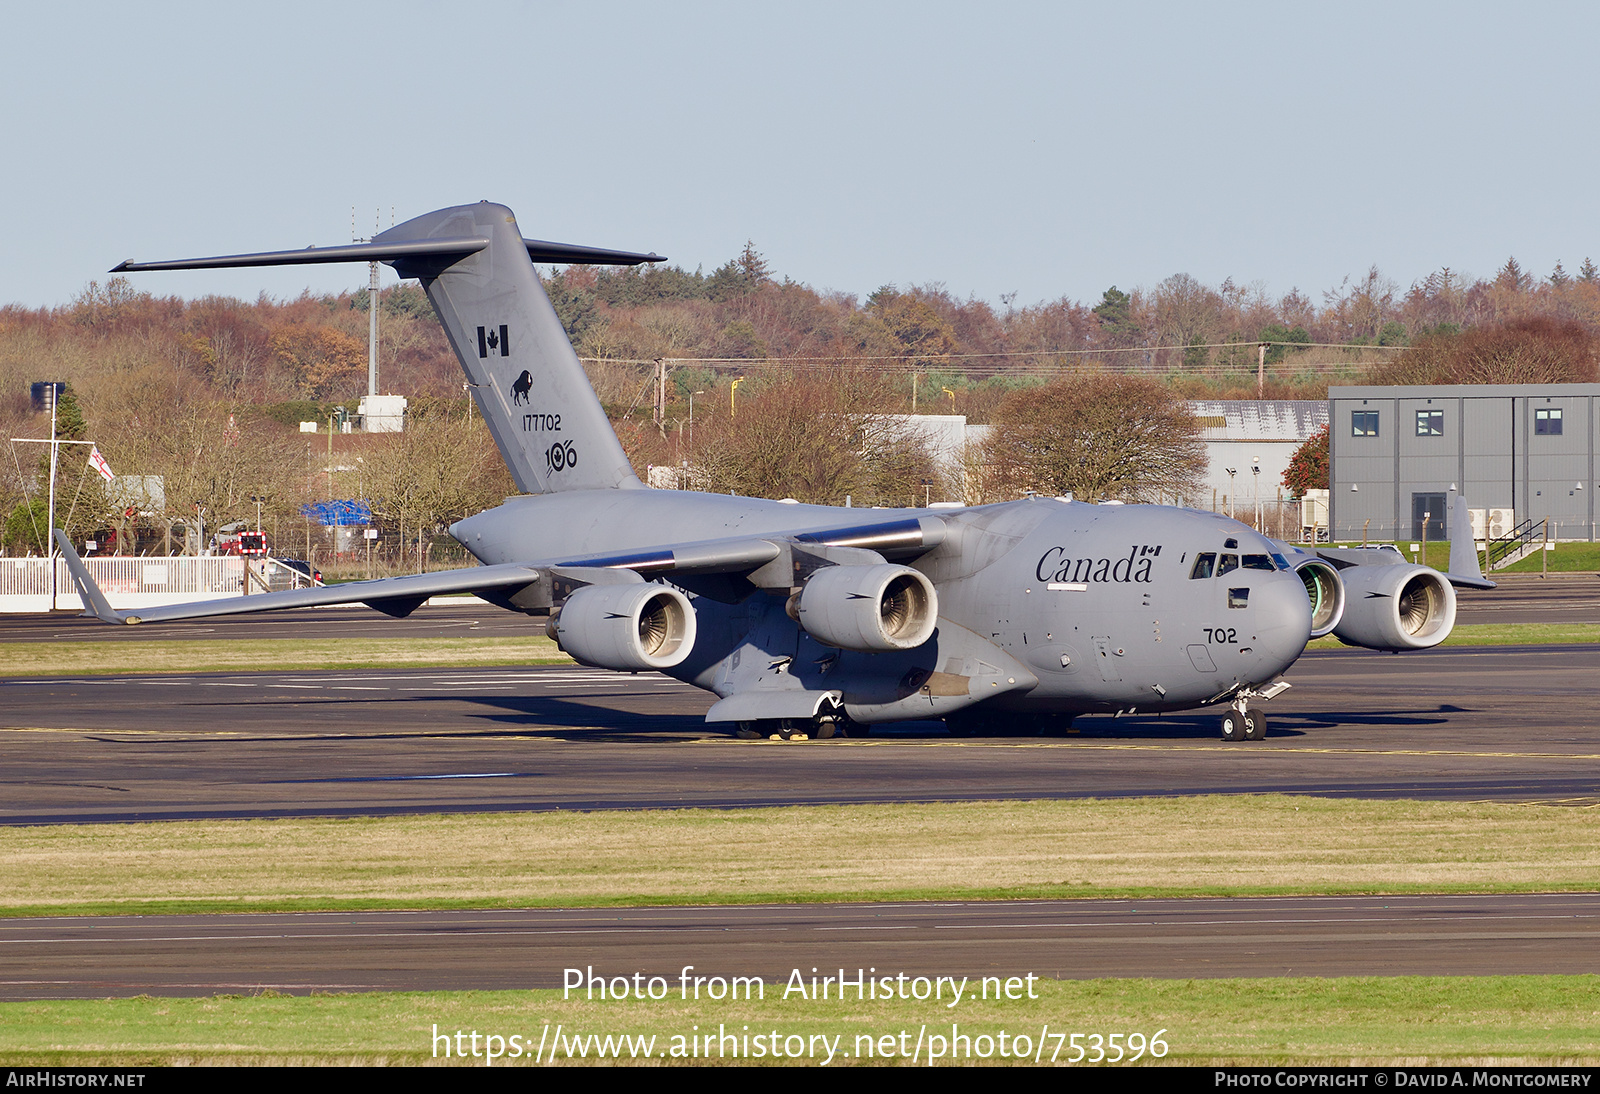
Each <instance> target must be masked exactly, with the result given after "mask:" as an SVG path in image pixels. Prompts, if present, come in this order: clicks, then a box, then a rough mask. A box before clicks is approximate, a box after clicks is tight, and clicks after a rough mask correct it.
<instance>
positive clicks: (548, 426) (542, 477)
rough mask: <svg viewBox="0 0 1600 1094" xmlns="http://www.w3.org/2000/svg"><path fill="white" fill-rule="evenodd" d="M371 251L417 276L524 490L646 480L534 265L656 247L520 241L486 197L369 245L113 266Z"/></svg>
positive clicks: (242, 262)
mask: <svg viewBox="0 0 1600 1094" xmlns="http://www.w3.org/2000/svg"><path fill="white" fill-rule="evenodd" d="M371 261H378V262H385V263H388V264H389V265H391V266H393V267H394V268H395V271H396V272H397V273H399V275H400V276H401V277H404V278H412V277H414V278H418V279H420V280H421V282H422V287H423V289H424V290H426V292H427V294H428V299H429V301H431V302H432V304H433V307H434V310H435V311H436V312H437V313H438V315H439V320H440V322H442V323H443V324H444V329H445V336H446V337H447V338H448V339H449V340H450V348H451V349H453V350H454V351H455V354H456V358H457V359H458V360H459V361H460V362H461V368H462V370H463V371H464V372H465V373H466V376H467V382H468V383H469V384H470V385H471V391H472V397H473V400H474V401H475V402H476V403H477V404H478V408H479V409H480V410H481V411H482V412H483V419H484V421H485V422H487V423H488V426H489V432H490V434H491V435H492V436H493V437H494V441H495V444H496V445H497V446H499V448H500V453H501V455H502V456H504V457H505V461H506V465H507V467H509V468H510V470H511V477H512V479H513V480H515V481H516V484H517V489H519V490H522V491H524V492H526V493H530V494H544V493H551V492H555V491H561V490H597V489H618V488H640V487H642V485H643V484H642V483H640V482H639V479H638V477H637V476H636V475H635V474H634V472H633V468H632V466H630V465H629V463H628V459H627V456H626V455H624V453H623V451H622V445H621V443H620V442H619V441H618V440H617V436H616V433H615V432H613V430H612V429H611V423H610V422H609V421H608V420H607V419H606V414H605V410H604V409H603V408H602V407H601V405H600V400H599V399H598V398H596V397H595V393H594V389H593V388H592V387H590V386H589V378H588V377H587V376H586V375H585V374H584V371H583V365H582V364H581V363H580V362H579V361H578V355H577V354H576V353H575V352H574V351H573V349H572V343H571V342H569V341H568V340H567V333H566V331H565V329H564V328H563V327H562V326H561V320H560V319H559V318H558V317H557V316H556V312H555V309H554V308H553V307H551V305H550V299H549V297H547V296H546V295H545V291H544V286H543V285H542V284H540V281H539V275H538V272H537V271H536V270H535V269H534V267H533V264H534V262H536V261H538V262H567V263H591V264H604V265H637V264H639V263H641V262H660V261H662V258H661V256H659V255H656V254H648V255H646V254H635V253H632V252H628V251H612V250H605V249H602V248H598V247H580V246H573V245H571V244H564V243H549V242H545V241H542V240H531V239H523V238H522V233H521V231H520V230H519V229H518V227H517V221H516V217H515V216H513V215H512V213H511V210H510V209H507V208H506V207H505V206H504V205H496V204H493V203H491V202H487V201H485V202H479V203H478V204H477V205H461V206H456V207H453V208H449V209H440V210H438V211H436V212H432V213H426V214H424V215H423V216H420V217H416V218H415V219H412V220H408V221H406V222H405V223H404V224H398V225H396V226H395V227H393V228H390V229H389V230H388V231H387V232H383V233H380V234H379V235H377V236H375V237H373V239H372V241H371V242H370V243H352V244H348V245H345V246H338V247H309V248H306V249H304V250H298V251H267V252H259V253H255V254H242V255H221V256H216V257H212V258H196V259H181V260H177V261H172V262H123V263H121V264H120V265H118V266H117V267H116V269H115V270H114V271H113V272H124V271H140V270H181V269H216V268H221V267H237V266H284V265H300V264H307V263H321V262H371Z"/></svg>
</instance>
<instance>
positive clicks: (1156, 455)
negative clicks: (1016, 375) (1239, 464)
mask: <svg viewBox="0 0 1600 1094" xmlns="http://www.w3.org/2000/svg"><path fill="white" fill-rule="evenodd" d="M987 463H988V466H989V468H990V478H989V482H990V484H991V486H990V489H991V490H994V491H995V492H996V493H999V494H1001V495H1002V496H1012V497H1014V496H1017V495H1019V494H1022V493H1024V492H1025V491H1028V490H1035V491H1038V492H1039V493H1042V494H1058V495H1059V494H1069V493H1070V494H1072V495H1073V496H1075V497H1077V498H1079V499H1080V500H1083V501H1100V500H1104V499H1115V500H1119V501H1156V500H1159V499H1160V498H1161V497H1162V496H1164V495H1169V494H1178V495H1181V494H1183V493H1184V492H1185V491H1186V490H1188V489H1191V488H1192V487H1193V484H1194V482H1195V480H1196V479H1197V477H1198V476H1199V475H1200V474H1201V472H1203V471H1204V470H1205V468H1206V454H1205V446H1204V445H1203V444H1202V443H1201V441H1200V426H1199V423H1197V422H1196V421H1195V419H1194V416H1193V415H1192V414H1190V413H1189V411H1188V409H1187V408H1186V407H1185V406H1184V404H1183V401H1182V399H1181V398H1180V397H1179V396H1178V395H1177V394H1176V393H1175V392H1173V391H1172V389H1170V388H1168V387H1166V386H1164V385H1162V384H1159V383H1156V382H1154V381H1152V380H1145V379H1140V378H1138V377H1133V376H1110V375H1101V376H1074V377H1069V378H1067V379H1063V380H1057V381H1056V382H1054V383H1052V384H1047V385H1045V386H1043V387H1039V388H1033V389H1031V390H1024V391H1019V392H1017V393H1015V394H1014V395H1012V396H1011V397H1010V398H1008V399H1007V400H1006V401H1005V402H1004V403H1003V404H1002V405H1001V407H1000V410H999V412H998V413H997V414H996V416H995V423H994V431H993V433H992V434H991V436H990V441H989V445H988V460H987ZM989 500H997V499H995V498H992V497H991V498H990V499H989Z"/></svg>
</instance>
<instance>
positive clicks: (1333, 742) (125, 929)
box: [0, 579, 1600, 998]
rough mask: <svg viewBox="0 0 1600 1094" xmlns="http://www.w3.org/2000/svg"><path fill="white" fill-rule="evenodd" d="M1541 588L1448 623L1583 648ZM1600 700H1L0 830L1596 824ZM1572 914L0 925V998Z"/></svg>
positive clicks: (1587, 909)
mask: <svg viewBox="0 0 1600 1094" xmlns="http://www.w3.org/2000/svg"><path fill="white" fill-rule="evenodd" d="M1535 580H1536V579H1535ZM1565 582H1566V583H1565V584H1563V585H1562V586H1559V587H1558V585H1557V584H1556V583H1555V582H1552V583H1551V584H1550V585H1533V584H1531V583H1524V584H1523V585H1522V586H1519V587H1518V589H1516V590H1510V589H1508V590H1506V591H1507V592H1508V593H1511V592H1515V594H1516V595H1515V596H1514V597H1510V596H1508V597H1507V598H1506V599H1503V600H1496V601H1485V602H1484V603H1483V604H1482V605H1481V606H1480V604H1479V603H1478V598H1470V599H1469V598H1467V597H1463V599H1462V622H1464V623H1470V622H1489V621H1501V622H1516V621H1519V617H1520V616H1522V615H1528V616H1534V617H1537V618H1538V619H1539V620H1541V621H1549V620H1552V619H1555V620H1561V621H1570V622H1588V621H1600V610H1596V609H1600V599H1596V598H1595V594H1592V593H1590V592H1589V591H1588V589H1587V586H1586V585H1584V584H1581V583H1578V582H1577V579H1565ZM1596 584H1597V585H1600V581H1597V582H1596ZM1562 588H1564V589H1566V592H1561V591H1560V589H1562ZM1482 595H1483V596H1484V597H1489V596H1493V595H1495V594H1482ZM1591 600H1593V601H1594V602H1593V603H1591ZM1568 601H1576V602H1577V604H1578V605H1579V606H1577V607H1564V606H1563V605H1564V604H1565V603H1566V602H1568ZM1584 605H1587V606H1584ZM308 616H309V617H311V618H310V620H309V621H308V620H307V617H308ZM1475 617H1476V618H1475ZM374 619H375V617H374V615H373V613H370V612H368V611H366V610H365V609H350V610H345V611H340V612H338V613H334V612H318V613H302V614H301V615H300V616H298V617H295V616H289V615H285V616H274V617H269V618H268V619H267V620H261V619H253V620H237V621H236V620H228V621H226V623H222V622H221V621H213V622H211V623H207V624H205V625H204V627H203V628H202V627H200V626H199V625H196V628H195V633H194V634H193V635H191V636H190V637H193V638H195V639H196V640H214V639H215V638H216V637H217V635H218V634H219V633H225V634H227V635H236V636H238V637H260V636H263V634H266V635H271V634H274V633H281V634H283V635H284V636H289V635H291V634H292V635H293V636H295V637H317V636H327V635H328V634H330V633H337V632H338V631H339V629H340V628H347V627H349V628H357V630H353V631H350V632H349V633H358V632H359V633H366V634H370V633H372V632H371V624H372V623H373V622H374ZM480 619H481V620H484V621H492V623H489V624H488V625H492V626H502V625H507V624H513V625H515V627H517V628H526V627H527V626H528V621H527V620H525V619H522V618H521V617H517V616H512V615H510V613H498V612H493V613H489V612H484V611H481V610H473V609H466V610H463V609H455V608H447V609H427V610H425V611H423V612H419V613H418V614H417V616H415V617H413V620H412V621H399V622H401V623H412V622H414V623H415V625H416V626H417V627H418V628H421V629H419V630H418V631H417V632H415V633H419V634H420V633H461V631H462V630H463V629H465V628H470V627H472V626H475V625H478V623H479V620H480ZM35 620H36V621H37V622H36V623H35V622H26V623H25V625H23V626H20V627H13V626H12V625H11V624H12V621H11V620H0V646H3V643H4V642H5V641H36V640H52V639H55V640H62V639H61V636H62V635H71V636H72V637H73V638H76V637H77V636H78V635H79V634H80V633H81V634H82V637H85V638H100V637H104V636H106V635H107V634H111V635H126V636H128V637H127V639H126V640H131V641H140V640H145V639H146V638H155V637H161V636H166V637H173V635H171V633H170V631H171V630H172V629H175V628H160V629H158V628H153V627H151V628H142V627H135V628H107V627H104V626H103V625H100V624H98V623H94V622H92V621H79V620H61V619H56V618H50V619H39V618H38V617H35ZM1528 621H1531V620H1528ZM377 623H378V625H379V626H380V627H382V628H385V629H386V632H387V633H395V632H393V631H392V630H389V628H393V627H394V626H395V624H396V621H390V620H383V619H378V620H377ZM222 627H230V628H233V627H236V628H237V629H231V630H227V631H225V632H224V631H221V630H220V628H222ZM278 627H286V628H287V629H285V630H281V631H279V630H267V629H264V628H278ZM427 628H432V630H431V631H429V630H427ZM507 633H515V631H513V632H507ZM135 635H137V636H138V637H133V636H135ZM66 640H71V639H66ZM0 656H3V653H0ZM1597 668H1600V658H1597V652H1596V650H1595V649H1594V648H1593V647H1590V646H1545V647H1527V646H1523V647H1505V648H1489V647H1463V648H1455V649H1446V650H1434V651H1429V652H1426V653H1422V654H1416V655H1407V656H1391V655H1384V654H1375V653H1366V652H1361V651H1338V652H1327V653H1314V654H1311V655H1308V656H1307V657H1305V658H1303V659H1302V660H1301V661H1300V662H1299V663H1298V664H1297V665H1296V666H1295V668H1294V669H1293V671H1292V672H1291V673H1290V675H1289V679H1290V680H1291V682H1293V683H1294V685H1295V687H1294V688H1293V689H1291V690H1290V691H1289V692H1287V693H1285V694H1284V695H1281V696H1279V697H1278V698H1277V699H1275V700H1273V701H1272V702H1271V703H1270V704H1268V705H1267V707H1266V710H1267V713H1268V717H1269V721H1270V729H1269V736H1268V739H1267V740H1265V741H1262V742H1250V743H1243V744H1225V743H1223V742H1221V741H1220V740H1218V739H1217V715H1216V714H1214V713H1190V714H1183V715H1174V716H1167V717H1160V718H1154V717H1152V718H1144V717H1132V718H1122V719H1113V718H1107V717H1094V718H1083V719H1080V720H1079V724H1078V726H1077V727H1076V728H1077V731H1078V732H1077V733H1076V734H1075V735H1073V736H1069V737H1060V738H1049V739H1041V738H1031V739H1030V738H1016V739H990V740H953V739H951V738H949V737H948V736H947V735H945V734H944V732H943V730H942V727H940V726H938V725H937V724H913V725H908V726H901V727H893V728H889V729H879V730H876V731H875V732H874V734H873V736H871V737H869V738H867V739H865V740H834V741H812V742H789V743H783V742H766V741H761V742H739V741H733V740H731V739H729V738H726V737H723V736H721V735H719V734H715V733H712V732H710V731H709V730H707V728H706V727H705V725H704V723H703V721H702V716H703V714H704V712H705V710H706V709H707V708H708V707H709V705H710V703H711V701H712V697H711V696H708V695H706V694H705V693H702V692H699V691H696V690H695V689H692V688H689V687H687V686H685V685H682V684H678V683H676V682H674V681H671V680H669V679H666V678H665V677H659V676H649V675H641V676H623V675H617V674H613V673H605V672H599V671H593V670H588V669H583V668H579V667H573V666H550V667H532V668H515V667H510V668H489V669H449V670H441V669H403V670H363V671H333V672H295V673H214V674H197V675H181V674H176V675H167V676H154V677H143V676H138V677H133V676H129V677H114V676H113V677H79V678H36V679H29V678H9V679H0V823H5V824H38V823H54V822H90V823H93V822H103V821H117V820H160V819H178V818H192V817H270V816H303V815H325V816H338V815H357V814H386V813H428V812H460V811H474V810H477V811H488V810H542V809H555V808H563V809H572V808H591V809H593V808H628V807H641V806H653V807H684V806H715V807H735V806H762V805H774V804H784V803H815V802H874V801H905V800H912V801H918V800H970V799H995V798H1024V799H1026V798H1077V797H1106V796H1132V795H1187V794H1200V793H1259V792H1269V791H1277V792H1284V793H1293V794H1312V795H1324V796H1345V797H1366V798H1435V799H1454V800H1474V801H1477V800H1486V801H1509V802H1530V803H1545V804H1554V805H1575V806H1593V805H1596V804H1600V702H1597V700H1600V672H1597V671H1596V669H1597ZM1597 912H1600V897H1596V896H1594V895H1590V894H1579V895H1555V896H1509V897H1404V898H1374V899H1370V900H1368V899H1364V898H1313V899H1307V900H1302V899H1295V900H1281V899H1280V900H1229V901H1204V900H1200V901H1137V902H1117V901H1109V902H1107V901H1088V902H1080V901H1074V902H1066V903H1060V902H1016V903H1004V902H1002V903H993V904H943V903H941V904H909V905H865V906H864V905H819V906H811V907H805V908H785V907H767V908H760V907H758V908H705V909H626V910H616V909H607V910H605V911H603V912H602V911H581V910H580V911H526V912H524V911H510V912H507V911H494V912H451V913H405V912H380V913H355V914H348V913H346V914H340V915H274V916H253V915H245V916H201V917H97V918H84V919H27V920H9V921H0V998H52V997H96V996H106V995H130V994H137V993H140V992H149V993H152V994H164V995H204V994H211V993H213V992H218V991H249V990H261V989H266V988H273V989H276V990H282V991H310V990H330V991H332V990H345V991H354V990H376V989H401V988H403V989H426V988H493V987H530V986H559V977H560V970H561V969H563V968H567V967H576V966H588V965H594V966H596V968H597V969H602V970H605V971H607V972H608V973H611V974H614V975H622V974H627V975H631V974H632V973H633V972H635V971H644V972H647V973H657V972H659V973H660V974H661V975H663V976H675V975H676V974H677V971H678V970H679V969H680V968H681V966H682V965H684V964H694V965H696V966H698V967H699V968H700V969H701V970H703V971H704V970H715V971H722V972H726V973H727V974H737V975H745V976H750V975H760V976H763V977H768V978H771V979H773V980H775V981H781V980H782V979H783V978H785V977H786V976H787V975H788V973H789V971H790V969H792V968H803V969H809V968H811V967H812V966H816V967H818V968H819V969H824V970H826V969H827V968H829V967H834V968H838V967H843V968H847V969H854V968H856V967H875V968H878V969H880V970H885V969H893V970H894V971H895V972H899V971H906V972H908V973H912V974H918V973H925V974H932V975H1007V976H1009V975H1024V974H1026V973H1028V972H1034V973H1036V974H1037V975H1040V976H1047V977H1056V976H1060V977H1082V976H1139V975H1151V976H1178V977H1189V976H1196V977H1199V976H1277V975H1317V976H1334V975H1358V974H1373V975H1395V974H1402V973H1429V974H1449V975H1477V974H1488V973H1532V972H1552V973H1576V972H1600V968H1597V967H1595V966H1596V960H1595V958H1594V957H1593V956H1591V955H1594V954H1600V947H1595V946H1594V941H1595V939H1594V937H1593V935H1594V924H1595V922H1596V919H1597V914H1596V913H1597Z"/></svg>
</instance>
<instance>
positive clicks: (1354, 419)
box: [1350, 410, 1378, 437]
mask: <svg viewBox="0 0 1600 1094" xmlns="http://www.w3.org/2000/svg"><path fill="white" fill-rule="evenodd" d="M1377 435H1378V412H1377V411H1376V410H1355V411H1351V413H1350V436H1352V437H1376V436H1377Z"/></svg>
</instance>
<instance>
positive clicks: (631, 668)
mask: <svg viewBox="0 0 1600 1094" xmlns="http://www.w3.org/2000/svg"><path fill="white" fill-rule="evenodd" d="M549 630H550V632H551V637H552V638H554V639H555V640H556V641H557V642H559V643H560V644H561V648H562V649H563V650H566V651H567V652H568V653H570V654H571V655H572V656H573V657H575V658H576V659H577V660H579V661H581V662H583V663H584V664H585V665H594V666H596V667H598V668H603V669H615V670H617V671H619V672H644V671H647V670H651V669H670V668H672V667H673V666H674V665H677V664H681V663H682V662H683V660H684V659H685V658H686V657H688V656H689V652H690V651H691V650H692V649H694V638H695V615H694V608H693V606H692V605H691V604H690V603H689V598H688V597H687V596H684V595H683V594H682V593H680V592H679V591H678V590H677V589H673V588H669V587H668V586H666V585H657V584H654V583H651V582H633V583H630V584H625V585H585V586H584V587H583V588H581V589H578V590H576V591H575V592H574V593H573V594H572V595H571V596H569V597H567V601H566V603H565V604H563V605H562V606H561V611H560V612H559V613H558V614H557V615H556V617H555V618H554V619H552V620H551V621H550V627H549Z"/></svg>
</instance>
